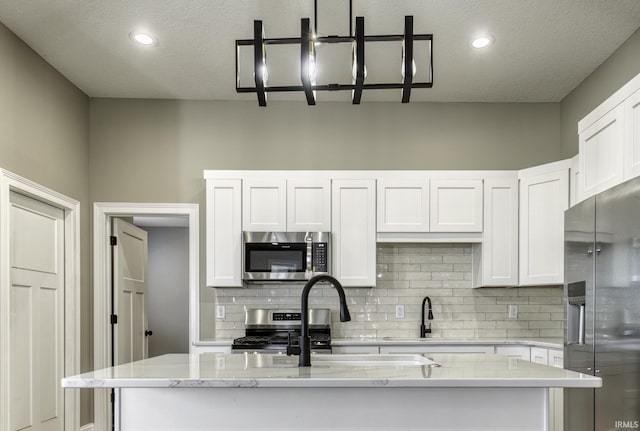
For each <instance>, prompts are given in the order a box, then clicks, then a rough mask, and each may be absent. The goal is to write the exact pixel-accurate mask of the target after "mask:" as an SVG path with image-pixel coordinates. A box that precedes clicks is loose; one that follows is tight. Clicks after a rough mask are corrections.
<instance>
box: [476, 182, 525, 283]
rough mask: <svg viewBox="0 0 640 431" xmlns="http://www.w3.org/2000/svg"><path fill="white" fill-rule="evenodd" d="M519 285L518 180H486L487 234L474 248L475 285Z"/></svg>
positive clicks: (485, 228) (485, 211) (485, 213)
mask: <svg viewBox="0 0 640 431" xmlns="http://www.w3.org/2000/svg"><path fill="white" fill-rule="evenodd" d="M517 285H518V178H517V176H516V175H515V173H514V175H513V178H511V179H486V180H485V181H484V232H483V234H482V243H481V244H475V245H474V246H473V286H474V287H481V286H517Z"/></svg>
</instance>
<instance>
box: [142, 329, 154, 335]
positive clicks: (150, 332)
mask: <svg viewBox="0 0 640 431" xmlns="http://www.w3.org/2000/svg"><path fill="white" fill-rule="evenodd" d="M152 335H153V331H149V330H148V329H147V330H146V331H144V336H145V337H150V336H152Z"/></svg>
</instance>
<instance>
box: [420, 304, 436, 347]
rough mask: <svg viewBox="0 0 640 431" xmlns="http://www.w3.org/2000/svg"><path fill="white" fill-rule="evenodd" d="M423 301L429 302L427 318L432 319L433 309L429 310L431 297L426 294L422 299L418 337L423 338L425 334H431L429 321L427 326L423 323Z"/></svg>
mask: <svg viewBox="0 0 640 431" xmlns="http://www.w3.org/2000/svg"><path fill="white" fill-rule="evenodd" d="M425 303H429V314H428V316H427V319H429V320H433V311H432V310H431V298H429V297H428V296H425V297H424V299H423V300H422V323H421V325H420V338H425V337H426V336H427V334H431V322H429V327H428V328H427V327H426V326H425V325H424V306H425Z"/></svg>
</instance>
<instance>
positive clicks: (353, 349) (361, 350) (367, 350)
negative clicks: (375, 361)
mask: <svg viewBox="0 0 640 431" xmlns="http://www.w3.org/2000/svg"><path fill="white" fill-rule="evenodd" d="M331 352H332V353H343V354H356V355H363V354H378V353H380V348H379V347H378V346H374V345H367V346H332V347H331Z"/></svg>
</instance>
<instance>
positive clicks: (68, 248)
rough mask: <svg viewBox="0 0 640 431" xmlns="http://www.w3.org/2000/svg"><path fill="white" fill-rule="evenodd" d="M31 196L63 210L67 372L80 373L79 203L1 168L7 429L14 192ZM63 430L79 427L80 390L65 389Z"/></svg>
mask: <svg viewBox="0 0 640 431" xmlns="http://www.w3.org/2000/svg"><path fill="white" fill-rule="evenodd" d="M12 191H13V192H17V193H20V194H23V195H26V196H29V197H31V198H33V199H36V200H38V201H41V202H44V203H47V204H49V205H52V206H54V207H56V208H60V209H62V210H63V211H64V253H65V262H64V272H65V274H64V284H65V290H64V292H65V293H64V309H65V313H64V375H65V376H72V375H75V374H79V373H80V202H78V201H76V200H75V199H71V198H69V197H67V196H64V195H62V194H60V193H58V192H56V191H54V190H51V189H49V188H46V187H44V186H41V185H40V184H37V183H34V182H32V181H30V180H27V179H26V178H23V177H21V176H19V175H16V174H14V173H12V172H9V171H7V170H4V169H0V382H2V385H0V418H1V419H0V430H8V429H9V424H8V423H7V422H5V421H8V419H9V414H8V412H7V411H6V409H7V408H8V405H9V385H8V384H7V382H8V381H9V367H8V365H7V364H8V360H9V321H10V316H9V306H10V301H9V299H10V298H9V290H10V283H11V280H10V272H11V271H10V265H11V259H10V248H9V244H10V241H9V238H10V232H11V230H10V229H11V226H10V218H9V210H10V204H9V197H10V193H11V192H12ZM64 429H68V430H77V429H80V393H79V391H78V390H75V389H66V390H65V391H64Z"/></svg>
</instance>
